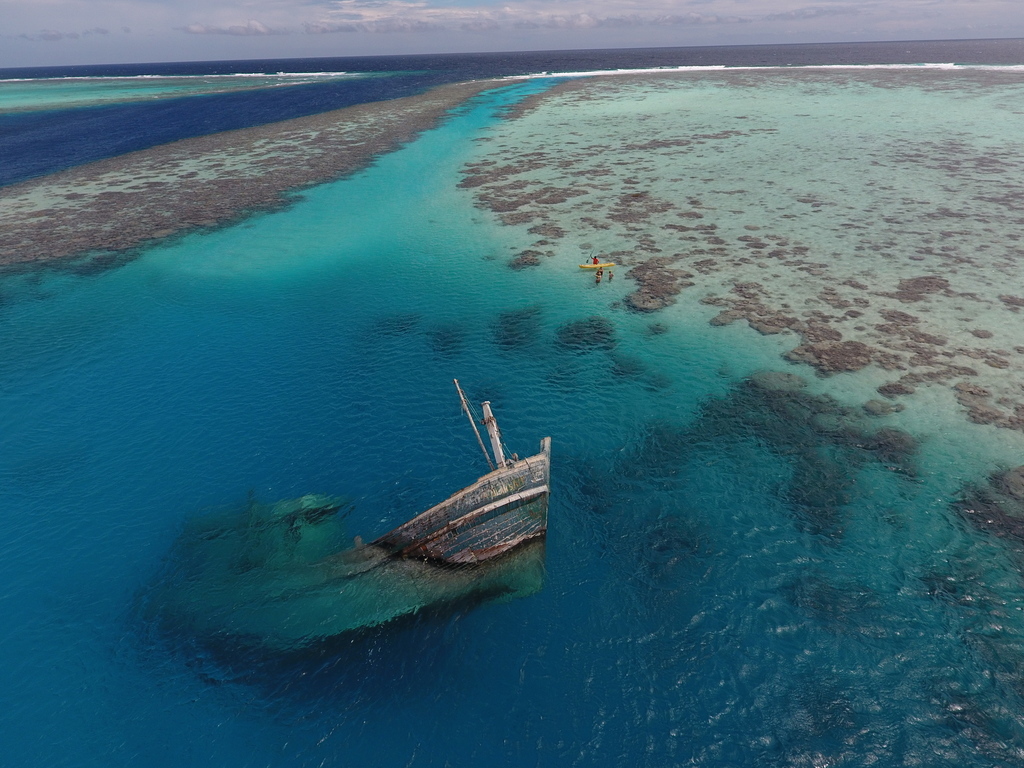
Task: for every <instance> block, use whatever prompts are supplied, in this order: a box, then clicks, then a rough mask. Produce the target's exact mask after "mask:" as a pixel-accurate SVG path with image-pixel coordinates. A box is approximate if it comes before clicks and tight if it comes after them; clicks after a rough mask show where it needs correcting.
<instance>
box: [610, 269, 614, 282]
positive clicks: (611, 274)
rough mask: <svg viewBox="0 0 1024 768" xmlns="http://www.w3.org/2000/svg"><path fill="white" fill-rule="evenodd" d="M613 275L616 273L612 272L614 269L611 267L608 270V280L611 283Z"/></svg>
mask: <svg viewBox="0 0 1024 768" xmlns="http://www.w3.org/2000/svg"><path fill="white" fill-rule="evenodd" d="M613 277H615V273H614V272H612V271H611V270H610V269H609V270H608V282H609V283H610V282H611V281H612V278H613Z"/></svg>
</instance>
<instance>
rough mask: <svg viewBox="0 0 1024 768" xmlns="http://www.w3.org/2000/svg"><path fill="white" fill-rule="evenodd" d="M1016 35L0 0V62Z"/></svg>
mask: <svg viewBox="0 0 1024 768" xmlns="http://www.w3.org/2000/svg"><path fill="white" fill-rule="evenodd" d="M996 37H1024V0H0V67H19V66H47V65H54V66H64V65H69V64H105V63H129V62H152V61H204V60H218V59H219V60H224V59H261V58H288V57H307V56H309V57H314V56H363V55H377V54H401V53H445V52H447V53H454V52H470V51H511V50H558V49H567V48H625V47H646V46H652V47H653V46H687V45H746V44H758V43H813V42H854V41H867V40H942V39H963V38H996Z"/></svg>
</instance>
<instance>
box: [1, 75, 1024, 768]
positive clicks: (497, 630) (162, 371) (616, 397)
mask: <svg viewBox="0 0 1024 768" xmlns="http://www.w3.org/2000/svg"><path fill="white" fill-rule="evenodd" d="M543 87H544V86H543V85H539V84H530V85H525V86H521V87H518V89H517V90H514V91H504V92H501V93H499V94H498V95H497V96H494V95H492V96H490V97H485V98H483V99H482V100H479V101H477V102H476V103H474V104H473V105H471V107H470V108H466V109H463V110H462V111H461V112H460V113H459V114H458V115H457V116H456V117H454V118H453V119H452V120H451V121H449V122H448V123H447V124H445V125H444V126H443V127H441V128H440V129H438V130H435V131H432V132H430V133H428V134H426V135H425V136H423V137H422V138H421V139H420V140H418V141H416V142H415V143H414V144H412V145H410V146H408V147H406V148H405V149H403V150H401V151H399V152H397V153H395V154H392V155H390V156H387V157H385V158H383V159H381V160H380V161H379V162H378V163H377V164H376V165H375V166H374V167H373V168H371V169H369V170H368V171H366V172H364V173H362V174H360V175H358V176H356V177H354V178H352V179H349V180H347V181H342V182H338V183H335V184H330V185H326V186H323V187H320V188H316V189H313V190H311V191H309V192H307V193H306V194H304V195H303V196H302V197H301V198H298V199H296V201H295V203H294V205H293V206H292V207H291V208H290V209H288V210H287V211H284V212H281V213H277V214H273V215H267V216H263V217H259V218H254V219H251V220H249V221H248V223H246V224H244V225H241V226H237V227H233V228H230V229H224V230H221V231H219V232H216V233H213V234H207V235H201V236H200V235H197V236H193V237H189V238H186V239H183V240H180V241H178V242H176V243H174V244H171V245H167V246H164V247H160V248H156V249H153V250H151V251H149V252H147V253H146V254H144V255H143V257H142V258H140V259H138V260H136V261H134V262H132V263H130V264H128V265H127V266H125V267H123V268H120V269H118V270H116V271H110V272H105V273H100V274H94V275H85V276H83V275H73V274H67V273H64V274H61V273H43V274H33V275H23V276H20V277H18V276H12V277H8V278H6V280H5V283H4V285H3V292H4V293H3V295H4V303H3V305H2V309H0V312H2V324H0V381H2V387H0V409H2V412H3V413H4V440H3V442H2V444H0V445H2V448H0V451H2V453H0V462H2V463H0V473H2V474H0V509H3V510H4V521H5V526H4V528H3V530H2V533H0V553H2V557H0V584H3V590H2V592H0V605H2V611H3V616H4V625H5V630H4V631H3V632H2V633H0V654H2V657H3V658H4V659H5V661H6V663H5V664H4V665H3V666H2V668H0V691H2V693H0V712H2V715H0V723H2V726H0V727H2V730H3V732H4V733H5V734H7V736H6V737H5V740H4V741H5V746H4V752H5V756H4V761H5V762H6V763H7V764H9V765H50V766H65V765H66V766H105V767H108V766H118V765H150V766H181V765H218V766H225V767H227V768H230V767H233V766H265V765H275V766H278V765H280V766H321V765H364V766H371V765H380V766H406V765H411V766H447V765H468V764H471V763H474V764H478V765H510V766H520V765H545V766H566V765H580V766H613V765H614V766H637V765H647V766H664V765H673V764H695V765H709V766H710V765H827V764H839V763H844V764H857V765H863V764H878V765H903V764H911V763H915V764H924V765H938V764H948V765H958V766H969V765H976V766H990V765H993V764H997V763H998V764H1024V756H1022V753H1021V751H1020V750H1021V745H1022V744H1024V730H1022V724H1024V703H1022V698H1021V695H1022V693H1024V690H1022V687H1021V683H1020V680H1019V678H1018V676H1017V674H1016V673H1017V671H1018V670H1019V669H1020V668H1021V663H1022V661H1024V656H1022V652H1024V645H1022V643H1024V634H1022V632H1024V620H1022V616H1021V608H1022V606H1024V590H1022V588H1021V580H1020V576H1019V573H1018V571H1017V564H1016V563H1015V562H1013V561H1012V560H1011V556H1010V555H1009V554H1007V552H1006V551H1005V550H1004V549H1003V548H1002V547H1001V546H1000V545H999V543H998V542H997V541H996V540H992V539H988V538H986V537H985V536H983V535H980V534H977V533H974V532H971V531H969V530H968V529H967V528H966V527H965V526H964V525H963V524H961V523H960V522H958V521H957V520H956V518H955V516H954V515H953V514H952V513H951V512H950V511H949V509H948V507H947V504H948V501H949V499H950V494H951V493H953V492H955V490H956V489H955V488H954V487H951V484H950V482H949V481H948V478H946V477H944V476H942V475H940V474H938V473H936V472H934V471H930V470H929V467H928V466H927V462H923V464H924V465H923V466H922V465H920V464H915V462H919V461H921V459H920V458H914V457H910V458H909V459H907V462H906V463H904V464H900V463H899V462H898V461H895V460H892V461H889V460H883V459H884V457H882V458H880V457H878V456H876V455H874V454H871V453H870V452H858V449H850V448H845V447H841V446H840V447H837V446H835V445H833V444H831V443H829V441H828V440H827V439H825V438H823V437H822V434H821V431H820V430H819V431H815V430H813V429H811V428H810V427H808V426H807V425H806V424H805V423H804V422H803V421H801V420H800V419H796V418H787V417H786V416H785V413H782V412H779V411H773V410H772V409H771V408H769V407H768V406H767V405H766V402H767V401H766V400H765V398H763V397H761V396H760V395H758V394H757V392H756V391H755V390H752V389H751V387H750V386H749V385H745V384H743V383H742V382H743V381H744V379H745V378H746V377H747V376H749V375H750V374H752V373H754V372H756V371H758V370H762V369H764V368H767V367H775V368H778V367H779V362H778V357H777V355H778V351H779V347H777V346H774V345H783V344H784V343H785V341H771V340H767V341H766V340H764V339H761V338H760V337H757V338H756V339H755V338H753V334H750V333H749V332H748V331H745V330H744V329H738V328H727V329H712V328H710V327H708V326H707V325H706V323H700V324H698V323H693V324H683V323H681V322H678V321H671V320H670V321H668V322H667V323H666V326H667V329H666V328H656V329H652V328H651V326H650V323H651V318H648V317H643V316H638V315H630V314H626V313H624V312H620V311H610V310H609V309H608V305H609V301H610V300H611V299H612V298H615V296H616V295H617V294H620V293H622V292H624V291H625V290H626V289H627V288H628V285H626V284H619V283H615V284H613V285H610V286H609V285H606V286H604V287H606V288H607V289H608V290H607V291H603V290H596V289H592V287H591V285H590V282H589V278H587V281H588V282H580V275H579V274H576V273H574V272H575V271H565V272H560V273H556V272H554V271H553V270H549V269H545V270H534V271H530V270H525V271H522V272H513V271H511V270H509V269H507V268H506V266H505V261H506V260H507V259H508V257H509V255H510V248H511V247H512V246H513V245H515V244H511V243H510V242H509V238H510V237H513V236H514V235H511V234H509V233H507V232H504V231H502V230H500V229H499V228H497V227H496V226H495V225H494V224H493V223H492V222H491V221H490V219H489V218H487V217H486V216H485V215H484V214H483V213H482V212H481V211H478V210H476V209H474V208H473V206H472V200H471V197H470V195H469V193H468V192H466V191H464V190H458V189H457V187H456V183H457V181H458V175H457V169H458V168H459V167H460V165H461V164H462V163H463V162H464V161H465V160H466V159H468V158H470V157H471V156H472V155H473V153H474V152H476V151H477V150H476V148H475V147H474V144H473V143H472V141H471V139H473V138H476V137H478V136H480V135H483V134H482V133H481V132H482V131H486V129H487V126H488V125H489V124H490V123H492V121H493V120H494V119H495V109H496V108H498V107H500V106H501V105H502V104H503V103H506V102H508V101H510V100H513V99H514V98H518V97H519V96H522V95H524V94H525V93H527V92H530V91H532V90H536V89H539V88H543ZM618 279H621V278H617V280H618ZM594 316H600V317H604V318H607V320H608V321H609V322H610V328H611V333H610V334H607V333H605V331H606V330H607V329H606V328H604V327H603V326H600V324H597V325H594V324H591V325H590V326H587V327H588V328H589V329H590V330H591V331H592V330H593V329H594V328H599V329H600V330H601V331H602V334H603V335H601V336H600V337H599V338H600V342H599V343H596V342H595V343H591V340H590V339H592V338H597V337H594V336H590V337H588V336H587V334H586V333H583V334H579V333H573V328H572V327H568V328H567V327H566V326H567V324H568V323H571V322H574V321H579V320H586V319H587V318H591V317H594ZM660 331H666V332H660ZM455 376H457V377H459V378H460V380H461V381H462V382H463V385H464V386H465V387H466V389H467V390H468V393H469V395H470V397H471V398H473V399H474V400H477V401H479V400H482V399H489V400H491V401H492V403H493V404H494V409H495V411H496V412H497V414H498V416H499V418H500V419H501V422H502V426H503V428H504V432H505V437H506V440H507V442H508V443H509V445H510V446H511V447H512V448H513V449H514V450H518V451H519V452H520V453H526V452H528V451H532V450H534V449H535V446H536V441H537V440H538V439H539V438H540V437H542V436H544V435H550V436H551V437H552V439H553V464H552V467H553V469H552V486H553V491H552V498H551V508H550V533H549V540H548V547H547V579H546V583H545V586H544V588H543V590H542V591H541V592H539V593H538V594H536V595H533V596H530V597H527V598H524V599H520V600H515V601H512V602H507V603H497V604H490V605H485V606H482V607H479V608H477V609H476V610H471V611H461V612H457V613H454V614H451V615H447V616H440V617H437V616H432V617H424V618H423V619H422V620H421V621H418V622H413V623H412V624H410V625H403V626H401V627H399V628H397V629H396V630H394V631H380V632H375V633H370V634H369V635H367V636H363V637H358V638H345V639H342V640H341V641H339V642H338V643H337V644H334V645H330V646H328V647H321V648H317V649H315V650H312V651H310V652H309V653H308V654H306V655H300V656H298V657H289V658H283V659H282V658H273V657H269V658H268V657H266V656H257V655H254V654H251V653H249V652H248V651H246V650H244V649H241V648H238V649H236V650H235V651H234V652H232V649H231V648H227V649H225V648H219V649H216V651H212V650H208V649H206V648H205V647H204V646H202V645H197V644H194V643H191V642H190V639H189V638H182V637H173V636H172V637H168V636H167V635H166V634H163V633H160V632H157V631H155V630H154V629H153V627H151V626H150V625H148V624H147V622H146V621H144V620H143V619H142V618H141V617H140V612H139V611H138V609H137V606H138V603H139V600H140V598H141V596H144V595H145V594H146V590H147V587H148V585H149V584H151V583H152V581H153V579H155V578H157V576H158V575H159V573H160V572H161V570H162V568H163V567H164V566H163V560H164V558H165V557H166V555H167V553H168V552H169V551H170V548H171V545H172V543H173V541H174V540H175V537H176V536H177V534H178V533H179V531H180V530H181V528H182V526H183V524H184V521H185V520H186V518H187V517H188V516H190V515H193V514H196V513H197V511H198V510H201V509H203V508H210V507H223V506H224V505H231V504H242V503H244V502H245V500H246V498H247V494H248V493H249V492H250V491H252V492H253V493H254V494H255V496H256V497H257V498H260V499H263V500H267V501H272V500H275V499H281V498H289V497H294V496H299V495H301V494H304V493H310V492H317V493H328V494H337V495H343V496H349V497H352V498H354V500H355V503H356V508H355V511H354V512H353V513H352V514H351V516H350V517H349V519H348V521H347V527H348V529H349V532H350V533H351V534H353V535H354V534H357V533H362V534H364V535H373V534H377V533H380V532H383V531H385V530H387V529H388V528H390V527H392V526H393V525H395V524H397V523H399V522H401V521H403V520H404V519H406V518H408V517H409V516H411V515H412V514H414V513H416V512H418V511H420V510H422V509H424V508H425V507H426V506H428V505H430V504H432V503H434V502H436V501H438V500H439V499H440V498H442V497H443V496H444V495H446V494H447V493H448V492H450V491H451V490H454V489H456V488H458V487H460V486H462V485H464V484H466V483H468V482H470V481H471V480H472V479H474V478H475V477H476V476H477V475H478V474H480V473H481V472H482V471H483V467H482V464H483V462H482V457H479V453H478V449H477V446H476V444H475V441H474V439H473V437H472V435H471V433H470V432H469V429H468V426H467V425H466V424H465V422H464V420H463V419H462V417H461V415H460V413H459V409H458V405H457V401H456V400H455V397H454V392H453V389H452V386H451V379H452V378H453V377H455ZM790 405H791V406H792V407H793V408H795V410H794V411H793V413H798V412H800V407H803V406H800V404H799V403H797V404H796V405H792V404H790ZM785 407H790V406H785ZM780 413H781V415H780ZM837 468H839V470H841V471H839V472H838V476H836V472H837ZM819 492H820V493H823V494H825V495H826V496H827V497H828V498H826V499H824V500H822V499H821V498H815V494H817V493H819Z"/></svg>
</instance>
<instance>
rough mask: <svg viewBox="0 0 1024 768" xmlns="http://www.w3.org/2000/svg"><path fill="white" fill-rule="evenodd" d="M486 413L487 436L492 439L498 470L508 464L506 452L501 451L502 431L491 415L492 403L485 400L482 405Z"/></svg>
mask: <svg viewBox="0 0 1024 768" xmlns="http://www.w3.org/2000/svg"><path fill="white" fill-rule="evenodd" d="M480 407H481V408H483V411H484V426H485V427H487V434H488V436H489V437H490V438H491V450H493V451H494V460H495V461H496V462H497V463H498V468H499V469H501V468H503V467H504V466H505V465H506V464H507V463H508V462H506V461H505V452H504V451H503V450H502V449H501V431H500V430H499V429H498V422H497V420H496V419H495V418H494V414H493V413H491V401H490V400H484V402H482V403H481V404H480Z"/></svg>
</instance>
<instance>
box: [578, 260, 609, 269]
mask: <svg viewBox="0 0 1024 768" xmlns="http://www.w3.org/2000/svg"><path fill="white" fill-rule="evenodd" d="M614 266H615V262H614V261H605V262H603V263H601V264H580V269H607V268H608V267H614Z"/></svg>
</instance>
